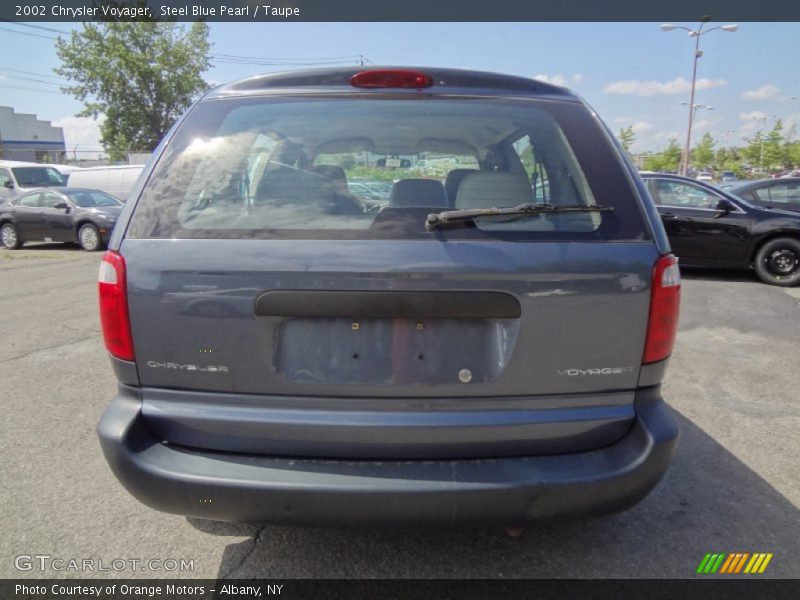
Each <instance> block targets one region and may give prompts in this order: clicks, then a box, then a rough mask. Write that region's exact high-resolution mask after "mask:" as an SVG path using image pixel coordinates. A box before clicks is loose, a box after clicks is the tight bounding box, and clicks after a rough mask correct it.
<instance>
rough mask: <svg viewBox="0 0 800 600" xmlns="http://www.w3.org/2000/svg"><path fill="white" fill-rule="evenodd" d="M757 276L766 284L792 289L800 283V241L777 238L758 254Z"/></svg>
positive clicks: (761, 248) (764, 245) (756, 258)
mask: <svg viewBox="0 0 800 600" xmlns="http://www.w3.org/2000/svg"><path fill="white" fill-rule="evenodd" d="M753 262H754V266H755V269H756V275H758V278H759V279H761V281H763V282H764V283H768V284H770V285H779V286H781V287H790V286H793V285H797V284H798V283H800V240H796V239H794V238H785V237H782V238H775V239H772V240H769V241H768V242H765V243H764V244H763V245H762V246H761V247H760V248H759V249H758V252H756V257H755V260H754V261H753Z"/></svg>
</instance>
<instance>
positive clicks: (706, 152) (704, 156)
mask: <svg viewBox="0 0 800 600" xmlns="http://www.w3.org/2000/svg"><path fill="white" fill-rule="evenodd" d="M713 160H714V138H712V137H711V134H710V133H708V132H706V134H705V135H704V136H703V139H702V140H700V143H699V144H697V146H695V147H694V149H693V150H692V161H693V162H694V164H695V165H696V166H697V167H699V168H701V169H703V168H705V167H708V166H710V165H711V163H712V161H713Z"/></svg>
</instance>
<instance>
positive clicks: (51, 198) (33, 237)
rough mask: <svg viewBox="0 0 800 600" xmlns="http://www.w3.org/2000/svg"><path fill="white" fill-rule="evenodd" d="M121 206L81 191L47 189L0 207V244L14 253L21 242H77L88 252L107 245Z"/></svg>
mask: <svg viewBox="0 0 800 600" xmlns="http://www.w3.org/2000/svg"><path fill="white" fill-rule="evenodd" d="M121 209H122V202H120V201H119V200H117V199H116V198H115V197H114V196H111V195H109V194H106V193H105V192H101V191H100V190H91V189H83V188H48V189H46V190H36V191H33V192H29V193H27V194H23V195H22V196H19V197H17V198H14V199H13V200H10V201H9V202H7V203H6V204H4V205H2V206H0V241H2V242H3V245H4V246H5V247H6V248H8V249H10V250H14V249H16V248H19V247H20V246H22V244H24V243H25V242H34V241H42V240H44V241H53V242H78V243H79V244H80V245H81V248H83V249H84V250H88V251H93V250H100V249H101V248H103V247H104V246H105V245H106V243H107V242H108V238H109V237H110V236H111V231H112V230H113V229H114V225H115V224H116V222H117V217H118V216H119V213H120V210H121Z"/></svg>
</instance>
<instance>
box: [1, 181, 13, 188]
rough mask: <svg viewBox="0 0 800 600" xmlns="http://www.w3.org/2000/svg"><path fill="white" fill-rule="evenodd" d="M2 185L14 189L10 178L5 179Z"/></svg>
mask: <svg viewBox="0 0 800 600" xmlns="http://www.w3.org/2000/svg"><path fill="white" fill-rule="evenodd" d="M3 185H4V186H5V187H7V188H8V189H10V190H13V189H14V182H13V181H11V180H10V179H8V180H6V182H5V183H4V184H3Z"/></svg>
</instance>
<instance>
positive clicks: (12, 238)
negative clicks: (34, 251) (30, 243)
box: [0, 223, 22, 250]
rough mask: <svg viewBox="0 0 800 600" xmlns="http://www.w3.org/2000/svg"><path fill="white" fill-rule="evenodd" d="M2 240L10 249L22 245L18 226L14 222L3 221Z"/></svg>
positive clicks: (0, 229) (0, 232) (0, 236)
mask: <svg viewBox="0 0 800 600" xmlns="http://www.w3.org/2000/svg"><path fill="white" fill-rule="evenodd" d="M0 240H2V242H3V245H4V246H5V247H6V248H8V249H9V250H16V249H17V248H19V247H20V246H22V240H20V239H19V236H18V235H17V228H16V227H14V224H13V223H3V226H2V227H0Z"/></svg>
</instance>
